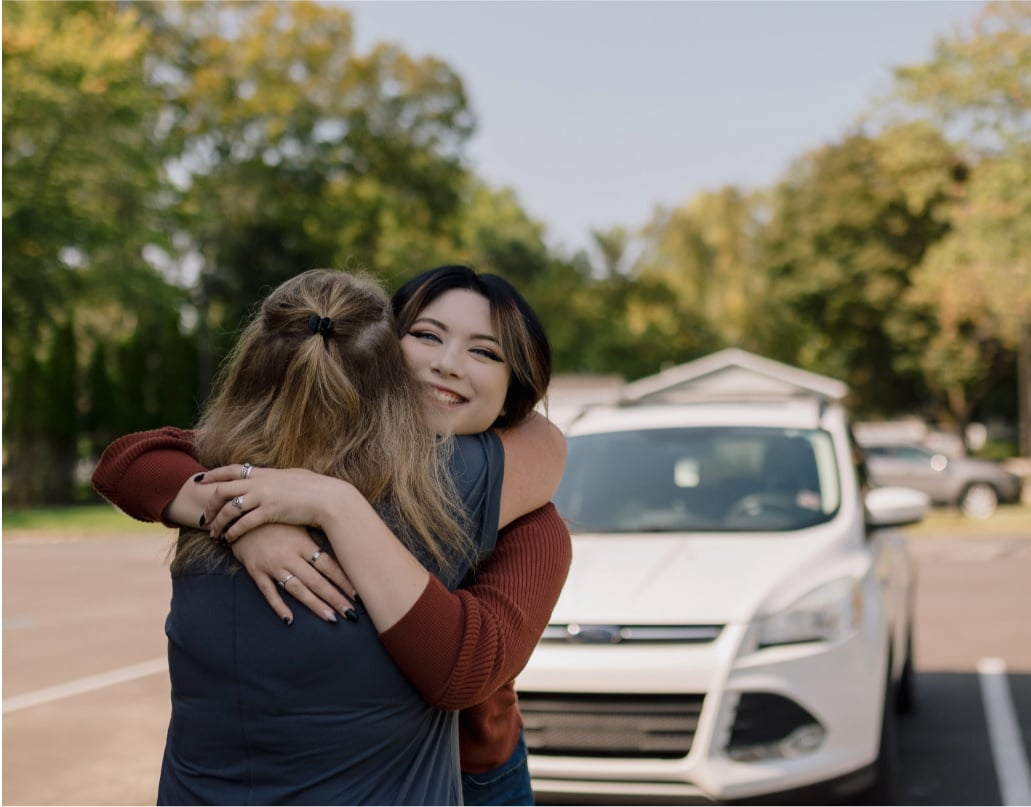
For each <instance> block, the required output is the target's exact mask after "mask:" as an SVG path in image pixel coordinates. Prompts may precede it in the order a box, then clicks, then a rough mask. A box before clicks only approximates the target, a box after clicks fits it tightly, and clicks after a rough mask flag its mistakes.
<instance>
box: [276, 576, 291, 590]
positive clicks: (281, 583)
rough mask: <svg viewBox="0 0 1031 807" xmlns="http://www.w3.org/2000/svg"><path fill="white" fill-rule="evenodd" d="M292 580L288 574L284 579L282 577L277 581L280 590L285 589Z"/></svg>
mask: <svg viewBox="0 0 1031 807" xmlns="http://www.w3.org/2000/svg"><path fill="white" fill-rule="evenodd" d="M293 579H294V576H293V575H292V574H288V575H287V576H286V577H284V578H283V579H282V580H280V581H279V587H280V588H282V589H285V588H286V584H287V583H289V582H290V581H291V580H293Z"/></svg>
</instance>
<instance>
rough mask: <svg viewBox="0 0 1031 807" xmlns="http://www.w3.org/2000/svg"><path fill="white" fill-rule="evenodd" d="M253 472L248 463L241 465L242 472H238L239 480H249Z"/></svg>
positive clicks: (252, 467) (251, 466)
mask: <svg viewBox="0 0 1031 807" xmlns="http://www.w3.org/2000/svg"><path fill="white" fill-rule="evenodd" d="M253 470H254V466H253V465H251V464H250V463H249V462H245V463H244V464H243V470H242V471H240V479H250V478H251V471H253Z"/></svg>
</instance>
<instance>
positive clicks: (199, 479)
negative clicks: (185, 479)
mask: <svg viewBox="0 0 1031 807" xmlns="http://www.w3.org/2000/svg"><path fill="white" fill-rule="evenodd" d="M193 481H194V482H203V481H204V474H197V475H196V476H195V477H193Z"/></svg>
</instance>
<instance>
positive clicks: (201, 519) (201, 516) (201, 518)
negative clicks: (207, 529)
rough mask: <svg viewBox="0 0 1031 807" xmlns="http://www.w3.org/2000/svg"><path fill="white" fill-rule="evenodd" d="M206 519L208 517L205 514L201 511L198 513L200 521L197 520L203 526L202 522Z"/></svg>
mask: <svg viewBox="0 0 1031 807" xmlns="http://www.w3.org/2000/svg"><path fill="white" fill-rule="evenodd" d="M207 520H208V517H207V516H205V515H204V514H203V513H201V514H200V522H199V523H200V525H201V526H202V527H203V526H204V522H205V521H207Z"/></svg>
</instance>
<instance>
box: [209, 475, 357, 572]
mask: <svg viewBox="0 0 1031 807" xmlns="http://www.w3.org/2000/svg"><path fill="white" fill-rule="evenodd" d="M198 484H199V485H200V487H201V488H204V489H207V494H206V495H207V498H208V505H207V507H206V508H205V511H204V518H205V521H204V525H205V526H207V528H208V530H209V532H210V533H211V535H212V536H213V537H217V536H219V535H225V537H226V538H227V539H228V540H229V541H230V542H233V541H235V540H236V539H237V538H239V537H240V536H241V535H245V534H247V532H249V531H250V530H253V529H255V528H256V527H259V526H261V525H262V524H295V525H297V526H314V527H317V526H319V525H321V524H322V522H323V521H325V520H328V519H332V518H334V517H335V516H336V515H337V505H338V503H339V502H341V501H344V500H346V498H347V497H349V496H360V494H358V493H357V491H356V490H355V489H354V487H353V486H351V485H350V484H349V483H347V482H345V481H344V480H342V479H338V478H336V477H331V476H324V475H321V474H317V473H314V472H313V471H308V470H304V469H301V468H287V469H281V468H255V467H254V466H252V465H249V464H244V465H226V466H223V467H221V468H214V469H212V470H210V471H207V472H206V473H205V474H204V476H203V478H202V479H201V480H199V482H198ZM245 500H246V501H245ZM305 557H306V558H309V557H311V555H310V553H309V554H308V555H306V556H305ZM316 560H318V558H316Z"/></svg>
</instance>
